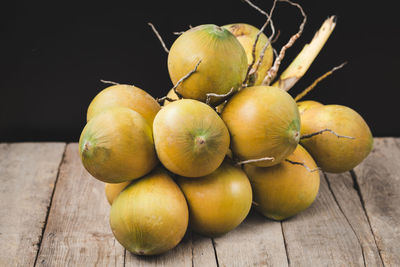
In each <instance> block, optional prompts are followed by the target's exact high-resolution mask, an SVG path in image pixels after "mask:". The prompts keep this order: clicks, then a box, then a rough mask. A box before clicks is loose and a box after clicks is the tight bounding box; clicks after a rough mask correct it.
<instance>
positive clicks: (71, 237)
mask: <svg viewBox="0 0 400 267" xmlns="http://www.w3.org/2000/svg"><path fill="white" fill-rule="evenodd" d="M108 218H109V205H108V203H107V200H106V197H105V195H104V184H103V183H101V182H99V181H97V180H96V179H94V178H93V177H91V176H90V175H89V174H88V173H87V172H86V170H85V169H84V168H83V166H82V164H81V162H80V159H79V154H78V145H77V144H69V145H68V146H67V149H66V152H65V157H64V161H63V163H62V165H61V168H60V174H59V178H58V182H57V186H56V189H55V192H54V197H53V203H52V206H51V208H50V213H49V217H48V221H47V226H46V229H45V232H44V235H43V240H42V244H41V247H40V251H39V256H38V260H37V265H38V266H123V264H124V249H123V247H122V246H121V245H119V244H118V242H117V241H116V240H115V239H114V236H113V234H112V232H111V229H110V226H109V222H108Z"/></svg>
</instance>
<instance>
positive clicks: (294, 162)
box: [285, 159, 321, 172]
mask: <svg viewBox="0 0 400 267" xmlns="http://www.w3.org/2000/svg"><path fill="white" fill-rule="evenodd" d="M285 160H286V161H287V162H289V163H291V164H293V165H301V166H303V167H304V168H305V169H306V170H307V171H309V172H315V171H319V170H320V169H321V168H319V167H317V168H315V169H310V168H309V167H308V166H307V165H306V164H305V163H304V162H297V161H293V160H290V159H285Z"/></svg>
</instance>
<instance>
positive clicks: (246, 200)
mask: <svg viewBox="0 0 400 267" xmlns="http://www.w3.org/2000/svg"><path fill="white" fill-rule="evenodd" d="M177 182H178V184H179V186H180V187H181V189H182V191H183V193H184V194H185V197H186V200H187V202H188V205H189V218H190V220H189V221H190V226H191V228H192V229H193V230H194V231H195V232H197V233H200V234H203V235H207V236H211V237H214V236H219V235H222V234H225V233H227V232H229V231H231V230H233V229H234V228H236V227H237V226H238V225H239V224H240V223H241V222H242V221H243V220H244V219H245V218H246V216H247V214H248V213H249V211H250V207H251V203H252V193H251V186H250V182H249V180H248V178H247V176H246V174H245V173H244V171H243V170H242V169H241V168H239V167H236V166H234V165H233V163H232V161H231V160H229V159H226V160H225V161H224V162H223V163H222V164H221V166H220V167H219V168H218V169H217V170H216V171H214V172H213V173H211V174H209V175H207V176H204V177H201V178H199V179H191V178H185V177H178V178H177Z"/></svg>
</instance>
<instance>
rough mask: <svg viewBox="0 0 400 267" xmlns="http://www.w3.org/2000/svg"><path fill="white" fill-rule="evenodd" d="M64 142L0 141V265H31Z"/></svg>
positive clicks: (43, 223)
mask: <svg viewBox="0 0 400 267" xmlns="http://www.w3.org/2000/svg"><path fill="white" fill-rule="evenodd" d="M64 149H65V144H64V143H15V144H0V183H1V187H0V199H1V201H0V248H1V249H0V266H32V265H33V264H34V262H35V258H36V255H37V250H38V245H39V242H40V239H41V235H42V229H43V227H44V225H45V221H46V216H47V211H48V206H49V205H50V201H51V196H52V193H53V188H54V183H55V181H56V178H57V172H58V168H59V165H60V163H61V159H62V155H63V153H64Z"/></svg>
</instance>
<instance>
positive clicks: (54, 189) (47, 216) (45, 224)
mask: <svg viewBox="0 0 400 267" xmlns="http://www.w3.org/2000/svg"><path fill="white" fill-rule="evenodd" d="M67 145H68V143H66V144H65V145H64V151H63V154H62V156H61V160H60V163H59V164H58V168H57V174H56V180H55V181H54V187H53V191H52V192H51V197H50V203H49V205H48V206H47V211H46V219H45V221H44V225H43V228H42V233H41V235H40V237H39V243H38V248H37V252H36V257H35V261H34V263H33V266H36V263H37V260H38V257H39V251H40V248H41V246H42V240H43V235H44V231H45V230H46V226H47V221H48V219H49V213H50V208H51V205H52V203H53V198H54V192H55V191H56V187H57V182H58V177H59V176H60V169H61V165H62V164H63V163H64V158H65V151H67Z"/></svg>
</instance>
